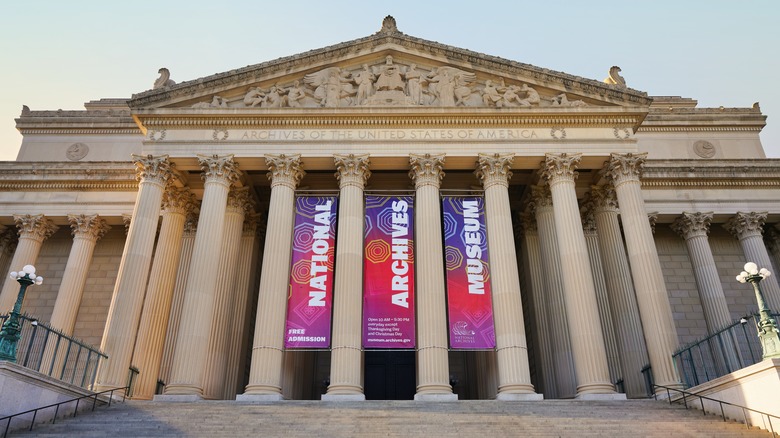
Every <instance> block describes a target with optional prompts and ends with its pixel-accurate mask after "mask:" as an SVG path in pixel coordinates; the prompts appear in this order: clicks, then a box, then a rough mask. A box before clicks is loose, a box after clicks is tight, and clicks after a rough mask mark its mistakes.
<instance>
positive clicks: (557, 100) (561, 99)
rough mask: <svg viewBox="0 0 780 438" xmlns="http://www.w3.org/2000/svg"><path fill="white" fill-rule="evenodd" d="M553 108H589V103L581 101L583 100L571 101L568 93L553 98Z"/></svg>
mask: <svg viewBox="0 0 780 438" xmlns="http://www.w3.org/2000/svg"><path fill="white" fill-rule="evenodd" d="M550 104H551V105H552V106H574V107H576V106H588V104H587V103H585V102H583V101H581V100H572V101H569V98H567V97H566V93H561V94H559V95H557V96H555V97H553V98H552V101H551V102H550Z"/></svg>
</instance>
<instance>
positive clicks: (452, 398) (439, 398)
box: [414, 393, 458, 402]
mask: <svg viewBox="0 0 780 438" xmlns="http://www.w3.org/2000/svg"><path fill="white" fill-rule="evenodd" d="M414 399H415V400H416V401H435V402H456V401H458V394H452V393H450V394H415V395H414Z"/></svg>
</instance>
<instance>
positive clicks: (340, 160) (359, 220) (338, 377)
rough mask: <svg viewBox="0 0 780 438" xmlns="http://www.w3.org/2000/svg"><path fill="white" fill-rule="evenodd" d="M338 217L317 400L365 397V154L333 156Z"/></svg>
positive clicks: (366, 168) (366, 173) (368, 173)
mask: <svg viewBox="0 0 780 438" xmlns="http://www.w3.org/2000/svg"><path fill="white" fill-rule="evenodd" d="M333 159H334V161H335V163H336V178H338V180H339V186H340V193H339V220H338V234H337V235H338V239H339V244H338V245H336V273H335V287H334V294H333V301H334V303H333V304H334V310H333V343H332V345H333V347H332V348H331V365H330V385H329V386H328V393H327V394H325V395H323V397H322V399H323V400H365V396H364V395H363V383H362V382H363V360H362V358H363V352H362V348H361V334H362V333H363V331H362V329H361V324H362V321H361V316H362V310H363V229H364V228H365V207H364V205H363V188H364V187H365V185H366V181H367V180H368V178H369V176H371V171H370V170H368V167H369V165H370V163H369V157H368V155H351V154H350V155H335V156H334V157H333Z"/></svg>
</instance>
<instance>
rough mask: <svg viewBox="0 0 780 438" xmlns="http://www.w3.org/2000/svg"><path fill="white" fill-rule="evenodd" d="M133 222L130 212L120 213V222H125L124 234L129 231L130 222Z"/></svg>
mask: <svg viewBox="0 0 780 438" xmlns="http://www.w3.org/2000/svg"><path fill="white" fill-rule="evenodd" d="M131 222H133V215H132V214H130V213H123V214H122V223H123V224H125V236H127V233H128V232H129V231H130V223H131Z"/></svg>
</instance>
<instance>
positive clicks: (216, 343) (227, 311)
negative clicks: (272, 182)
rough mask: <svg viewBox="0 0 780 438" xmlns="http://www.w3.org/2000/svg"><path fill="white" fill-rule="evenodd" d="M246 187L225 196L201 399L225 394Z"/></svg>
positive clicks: (249, 205)
mask: <svg viewBox="0 0 780 438" xmlns="http://www.w3.org/2000/svg"><path fill="white" fill-rule="evenodd" d="M253 202H254V201H253V200H252V199H251V197H250V194H249V188H248V187H242V188H236V187H233V188H231V190H230V193H229V194H228V203H227V211H226V212H225V228H224V230H223V232H222V250H221V252H220V256H219V269H218V271H217V290H216V294H215V297H214V320H213V321H212V323H211V331H210V333H209V346H208V349H207V350H206V364H205V368H204V373H203V396H204V398H207V399H221V398H222V397H223V394H224V392H225V377H226V375H225V373H226V369H227V368H226V367H227V361H228V350H229V347H228V345H229V342H230V337H229V336H230V334H231V330H230V328H229V327H230V324H231V322H232V320H233V317H234V316H235V312H236V309H235V301H236V298H237V296H236V295H237V291H236V287H235V285H236V283H237V277H236V276H237V274H238V265H239V259H238V255H239V252H240V251H241V235H242V234H243V232H244V218H245V217H246V213H247V212H248V211H249V210H250V209H251V208H252V205H253Z"/></svg>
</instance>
